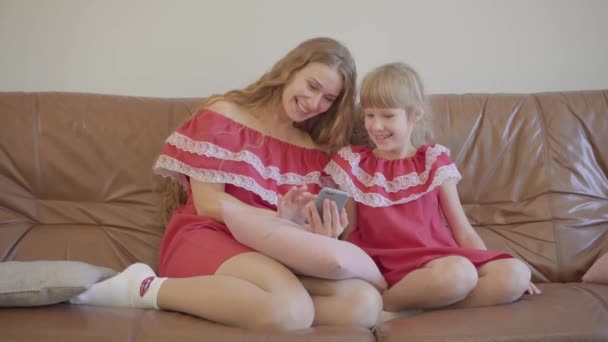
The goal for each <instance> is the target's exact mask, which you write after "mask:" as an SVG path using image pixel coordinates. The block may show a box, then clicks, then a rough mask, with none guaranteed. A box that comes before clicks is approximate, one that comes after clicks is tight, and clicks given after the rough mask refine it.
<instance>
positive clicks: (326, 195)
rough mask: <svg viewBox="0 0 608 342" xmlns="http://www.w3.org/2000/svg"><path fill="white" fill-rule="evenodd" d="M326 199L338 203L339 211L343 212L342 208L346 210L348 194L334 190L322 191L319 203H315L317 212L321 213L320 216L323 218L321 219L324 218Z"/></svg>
mask: <svg viewBox="0 0 608 342" xmlns="http://www.w3.org/2000/svg"><path fill="white" fill-rule="evenodd" d="M325 199H328V200H332V201H334V202H336V205H337V206H338V210H342V208H344V206H345V205H346V200H348V193H347V192H344V191H341V190H336V189H332V188H323V189H321V192H319V195H317V201H316V203H315V204H316V205H317V211H318V212H319V216H321V218H323V201H324V200H325Z"/></svg>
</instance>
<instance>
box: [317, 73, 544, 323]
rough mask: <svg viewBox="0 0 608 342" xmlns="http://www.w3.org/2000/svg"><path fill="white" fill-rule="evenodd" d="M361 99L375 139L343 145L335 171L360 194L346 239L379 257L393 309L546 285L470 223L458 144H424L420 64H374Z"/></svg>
mask: <svg viewBox="0 0 608 342" xmlns="http://www.w3.org/2000/svg"><path fill="white" fill-rule="evenodd" d="M360 100H361V106H362V108H363V113H364V118H365V129H366V131H367V134H368V136H369V138H370V139H371V141H372V142H373V143H374V145H375V148H371V147H356V146H349V147H344V148H342V149H341V150H339V152H338V153H337V154H336V155H335V156H334V158H333V159H332V161H331V162H330V163H329V164H328V166H327V167H326V171H327V172H328V173H329V174H330V175H331V176H332V178H333V179H334V181H335V182H336V183H337V184H338V185H339V186H340V187H341V188H342V189H343V190H345V191H347V192H349V193H350V195H351V197H352V199H354V201H355V202H356V210H355V205H354V203H353V202H352V200H351V202H350V203H349V205H348V208H349V210H348V211H349V219H348V221H349V222H350V223H349V226H348V227H347V229H346V230H345V232H344V235H343V238H344V239H348V240H349V241H351V242H352V243H354V244H356V245H358V246H359V247H361V248H362V249H364V250H365V251H366V252H367V253H368V254H369V255H370V256H371V257H372V258H373V259H374V260H375V261H376V263H377V264H378V267H379V268H380V271H381V272H382V273H383V275H384V277H385V279H386V281H387V283H388V286H389V289H388V290H387V291H386V292H384V294H383V301H384V310H386V311H399V310H404V309H412V308H419V309H424V308H437V307H443V306H447V305H451V304H456V303H457V304H456V306H462V307H467V306H484V305H494V304H501V303H509V302H512V301H514V300H516V299H518V298H519V297H520V296H521V295H522V294H523V293H524V292H526V290H528V292H529V293H540V291H538V289H537V288H536V287H535V286H534V285H533V284H531V283H530V270H529V269H528V267H527V266H526V265H525V264H524V263H523V262H521V261H520V260H518V259H515V258H513V257H511V256H510V255H509V254H506V253H502V252H494V251H488V250H486V246H485V245H484V243H483V241H482V240H481V238H480V237H479V235H478V234H477V233H476V232H475V230H474V229H473V227H472V226H471V224H470V223H469V222H468V220H467V217H466V216H465V213H464V210H463V208H462V205H461V203H460V200H459V198H458V192H457V189H456V183H457V182H458V181H459V180H460V178H461V176H460V174H459V172H458V170H457V169H456V165H454V163H453V162H452V160H450V158H449V150H448V149H447V148H445V147H444V146H441V145H436V144H426V145H425V144H420V143H421V142H422V143H425V142H426V141H425V140H429V138H430V136H431V134H430V130H429V125H428V121H429V118H430V111H429V109H428V108H427V105H426V102H425V95H424V91H423V86H422V83H421V80H420V77H419V76H418V74H417V73H416V71H414V70H413V69H412V68H411V67H409V66H408V65H406V64H403V63H393V64H387V65H384V66H381V67H379V68H377V69H375V70H373V71H372V72H370V73H369V74H368V75H367V76H366V77H365V78H364V80H363V83H362V86H361V93H360ZM442 214H443V217H445V220H446V221H447V224H448V225H449V229H447V228H446V226H445V224H444V220H443V218H442ZM353 228H354V229H353Z"/></svg>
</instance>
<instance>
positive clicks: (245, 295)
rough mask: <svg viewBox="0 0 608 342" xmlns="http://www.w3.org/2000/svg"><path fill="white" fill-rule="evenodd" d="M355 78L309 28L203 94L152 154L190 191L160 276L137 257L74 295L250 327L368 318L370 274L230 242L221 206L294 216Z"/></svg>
mask: <svg viewBox="0 0 608 342" xmlns="http://www.w3.org/2000/svg"><path fill="white" fill-rule="evenodd" d="M355 82H356V70H355V64H354V61H353V58H352V57H351V54H350V53H349V51H348V49H347V48H346V47H344V46H343V45H342V44H341V43H339V42H337V41H335V40H333V39H329V38H315V39H310V40H307V41H304V42H303V43H301V44H300V45H298V46H297V47H296V48H295V49H293V50H292V51H290V52H289V53H288V54H287V55H286V56H285V57H283V58H282V59H280V60H279V61H278V62H277V63H276V64H275V65H274V66H273V67H272V68H271V70H270V71H268V72H267V73H266V74H264V75H262V77H260V78H259V79H258V80H257V81H256V82H254V83H253V84H251V85H249V86H247V87H246V88H244V89H239V90H233V91H229V92H227V93H225V94H223V95H216V96H212V97H210V98H208V99H206V101H204V103H203V104H202V109H201V110H200V111H199V112H198V113H197V114H195V115H194V117H193V118H192V119H190V120H189V121H188V122H186V123H185V124H184V125H182V126H181V127H179V128H178V129H177V130H176V131H175V132H173V133H172V134H171V135H170V136H169V137H168V138H167V140H166V144H165V146H164V148H163V150H162V153H161V155H160V156H159V158H158V160H157V162H156V165H155V170H156V172H157V173H160V174H163V175H166V176H170V177H173V178H174V179H176V180H177V181H178V182H179V183H180V184H181V185H182V186H183V187H184V189H186V190H187V194H188V196H187V202H186V204H184V205H183V206H181V207H179V208H177V209H176V210H175V211H174V213H173V215H172V217H171V220H170V221H169V223H168V225H167V229H166V232H165V235H164V237H163V240H162V243H161V249H160V259H159V275H160V277H157V276H156V275H155V274H154V272H153V271H152V269H151V268H150V267H149V266H147V265H144V264H134V265H131V266H130V267H128V268H127V269H126V270H125V271H123V272H122V273H120V274H119V275H117V276H115V277H114V278H111V279H108V280H106V281H104V282H101V283H98V284H96V285H94V286H93V287H92V288H91V289H89V290H88V291H86V292H85V293H83V294H82V295H80V296H78V297H76V298H74V299H73V300H72V303H77V304H93V305H106V306H124V307H139V308H154V309H161V310H171V311H178V312H183V313H188V314H191V315H194V316H198V317H201V318H205V319H208V320H211V321H215V322H218V323H223V324H227V325H232V326H237V327H244V328H252V329H268V328H270V329H281V330H289V329H302V328H308V327H310V326H311V325H312V324H315V325H317V324H319V325H321V324H322V325H327V324H330V325H333V324H338V325H362V326H367V327H369V326H372V325H373V324H374V323H375V321H376V318H377V316H378V313H379V311H380V310H381V307H382V299H381V297H380V294H379V293H378V292H377V290H376V289H375V288H374V287H373V286H371V285H370V284H368V283H366V282H364V281H362V280H358V279H348V280H340V281H329V280H321V279H315V278H304V277H302V278H298V277H296V276H295V275H294V274H293V273H292V272H291V271H290V270H289V269H287V268H286V267H285V266H283V265H282V264H281V263H279V262H277V261H275V260H273V259H271V258H269V257H267V256H265V255H263V254H261V253H258V252H256V251H254V250H252V249H251V248H248V247H246V246H244V245H242V244H240V243H239V242H237V241H236V240H235V239H234V237H233V236H232V235H231V233H230V231H229V230H228V229H227V227H226V225H225V223H224V218H223V216H222V210H221V208H220V203H221V202H222V201H228V202H231V203H233V204H237V205H245V206H249V207H252V208H256V210H257V211H259V214H260V215H279V216H281V217H283V218H287V219H291V220H293V221H296V222H301V221H302V219H303V217H305V215H306V214H305V213H303V211H304V210H303V209H301V210H300V209H299V208H303V207H304V206H303V205H304V204H305V203H306V202H307V201H310V200H311V198H312V197H311V195H310V194H309V192H310V193H316V192H318V190H319V189H320V187H321V184H322V183H321V181H322V179H321V172H320V171H321V170H322V169H323V168H324V167H325V165H326V164H327V162H328V161H329V155H328V153H330V152H332V151H335V150H336V149H338V148H340V147H341V146H343V145H345V144H346V143H347V140H348V138H349V136H350V133H351V130H352V127H351V125H352V124H351V123H352V115H353V107H354V96H355V95H354V93H355ZM286 202H288V203H286ZM277 206H279V210H278V211H277ZM279 213H280V214H279ZM324 218H329V220H325V222H324V224H323V226H322V227H318V228H317V231H320V230H323V229H326V230H332V231H342V229H344V227H345V226H346V224H347V221H346V213H345V212H344V211H342V212H339V211H338V210H337V208H336V207H335V206H332V208H331V210H330V212H329V213H324Z"/></svg>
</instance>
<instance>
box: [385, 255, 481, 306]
mask: <svg viewBox="0 0 608 342" xmlns="http://www.w3.org/2000/svg"><path fill="white" fill-rule="evenodd" d="M477 278H478V275H477V270H476V269H475V266H474V265H473V264H472V263H471V262H470V261H469V260H468V259H466V258H464V257H461V256H447V257H443V258H438V259H435V260H432V261H429V262H428V263H426V264H425V265H424V266H423V267H422V268H419V269H417V270H415V271H413V272H410V273H409V274H408V275H406V276H405V277H404V278H403V279H401V280H400V281H399V282H398V283H397V284H395V285H394V286H393V287H391V288H390V289H389V290H388V291H386V292H385V293H384V295H383V298H382V299H383V301H384V310H386V311H401V310H406V309H429V308H438V307H442V306H446V305H450V304H453V303H456V302H458V301H461V300H463V299H464V298H465V297H466V296H467V295H468V294H469V292H470V291H471V290H472V289H473V288H474V287H475V286H476V285H477Z"/></svg>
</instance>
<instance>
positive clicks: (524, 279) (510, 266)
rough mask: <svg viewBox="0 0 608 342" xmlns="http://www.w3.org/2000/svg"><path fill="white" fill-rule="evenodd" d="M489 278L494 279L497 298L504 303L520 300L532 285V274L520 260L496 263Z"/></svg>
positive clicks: (490, 271)
mask: <svg viewBox="0 0 608 342" xmlns="http://www.w3.org/2000/svg"><path fill="white" fill-rule="evenodd" d="M493 263H494V265H493V266H494V267H492V268H491V269H490V270H489V271H488V274H487V275H485V276H487V277H492V279H493V284H494V289H495V291H496V295H497V298H498V300H499V301H500V302H502V303H511V302H513V301H516V300H517V299H519V298H520V297H521V296H522V295H523V294H524V292H525V291H526V289H527V288H528V285H529V284H530V278H531V273H530V269H529V268H528V266H527V265H526V264H524V263H523V262H522V261H521V260H518V259H502V260H497V261H494V262H493Z"/></svg>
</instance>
